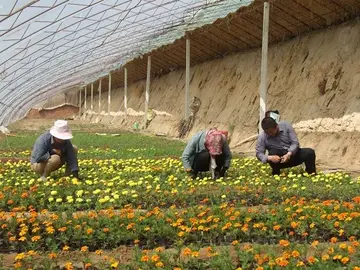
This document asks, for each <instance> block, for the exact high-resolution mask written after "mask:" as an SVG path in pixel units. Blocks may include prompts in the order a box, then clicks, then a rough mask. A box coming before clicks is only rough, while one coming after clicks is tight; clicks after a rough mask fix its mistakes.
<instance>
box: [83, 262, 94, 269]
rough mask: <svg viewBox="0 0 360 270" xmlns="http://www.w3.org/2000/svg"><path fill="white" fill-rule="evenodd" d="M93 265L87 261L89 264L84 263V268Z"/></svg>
mask: <svg viewBox="0 0 360 270" xmlns="http://www.w3.org/2000/svg"><path fill="white" fill-rule="evenodd" d="M91 265H92V264H91V263H87V264H85V265H84V268H85V269H88V268H90V267H91Z"/></svg>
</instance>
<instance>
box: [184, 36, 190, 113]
mask: <svg viewBox="0 0 360 270" xmlns="http://www.w3.org/2000/svg"><path fill="white" fill-rule="evenodd" d="M185 84H186V85H185V120H186V119H188V118H189V116H190V112H189V102H190V97H189V94H190V39H186V83H185Z"/></svg>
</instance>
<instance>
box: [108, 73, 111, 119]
mask: <svg viewBox="0 0 360 270" xmlns="http://www.w3.org/2000/svg"><path fill="white" fill-rule="evenodd" d="M110 106H111V72H110V73H109V92H108V115H110Z"/></svg>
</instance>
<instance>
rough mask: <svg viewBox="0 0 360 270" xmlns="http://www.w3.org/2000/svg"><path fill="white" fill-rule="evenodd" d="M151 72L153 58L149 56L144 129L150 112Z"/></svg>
mask: <svg viewBox="0 0 360 270" xmlns="http://www.w3.org/2000/svg"><path fill="white" fill-rule="evenodd" d="M150 70H151V56H148V65H147V76H146V93H145V115H144V127H146V122H147V113H148V110H149V99H150Z"/></svg>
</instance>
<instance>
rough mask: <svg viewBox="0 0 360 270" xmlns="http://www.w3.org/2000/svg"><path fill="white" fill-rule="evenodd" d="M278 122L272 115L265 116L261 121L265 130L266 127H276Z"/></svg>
mask: <svg viewBox="0 0 360 270" xmlns="http://www.w3.org/2000/svg"><path fill="white" fill-rule="evenodd" d="M276 126H277V123H276V121H275V120H274V119H272V118H271V117H265V118H264V119H263V120H262V121H261V127H262V128H263V130H266V129H270V128H276Z"/></svg>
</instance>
